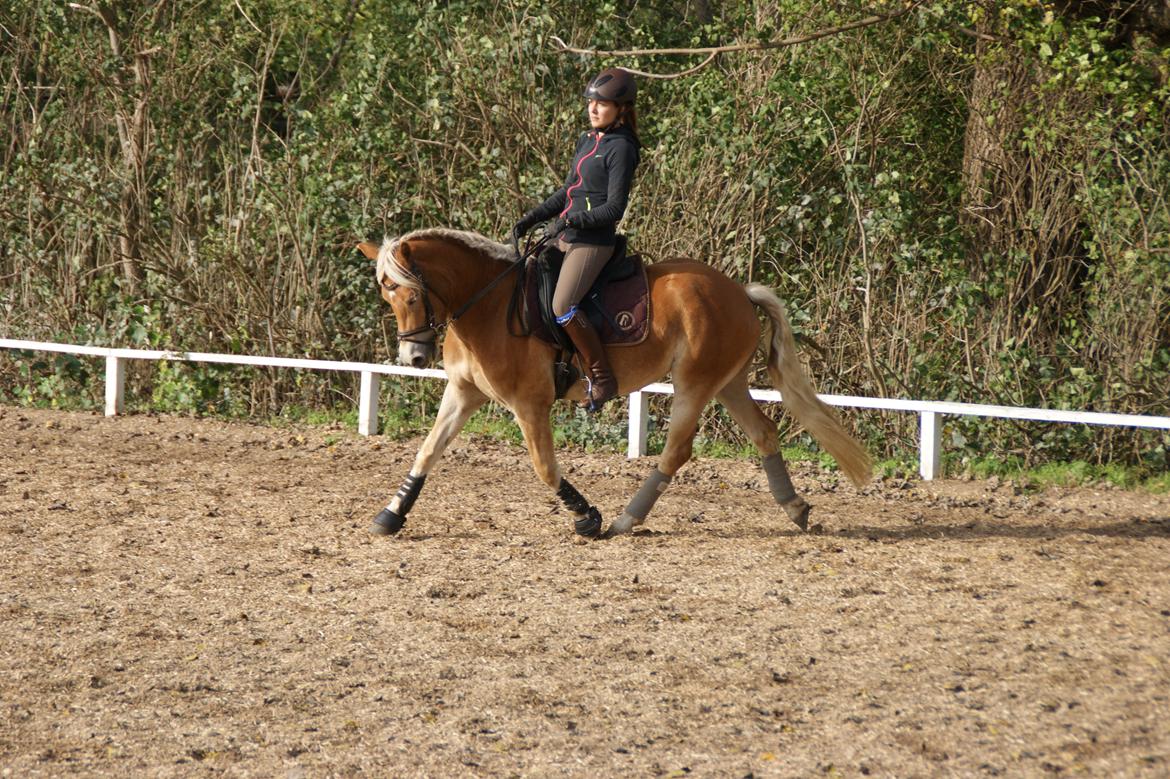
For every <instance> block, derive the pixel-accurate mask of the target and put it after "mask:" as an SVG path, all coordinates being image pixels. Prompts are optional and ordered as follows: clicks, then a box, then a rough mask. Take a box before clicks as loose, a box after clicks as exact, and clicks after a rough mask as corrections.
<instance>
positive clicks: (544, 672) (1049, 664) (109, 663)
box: [0, 407, 1170, 778]
mask: <svg viewBox="0 0 1170 779" xmlns="http://www.w3.org/2000/svg"><path fill="white" fill-rule="evenodd" d="M417 445H418V442H417V441H412V442H404V443H394V442H388V441H380V440H378V439H376V438H374V439H363V438H360V437H359V436H357V435H356V434H355V433H353V432H351V431H348V430H344V429H323V428H311V429H310V428H305V429H300V428H298V429H274V428H265V427H259V426H251V425H245V424H237V423H225V422H219V421H209V420H192V419H185V418H174V417H155V416H131V417H121V418H114V419H105V418H103V417H100V416H96V415H88V414H75V413H63V412H50V411H30V410H25V409H16V408H3V407H0V561H2V562H3V565H2V567H0V774H2V775H3V776H13V777H30V776H62V775H86V776H122V777H125V776H145V775H150V776H192V775H195V776H199V775H227V776H265V777H268V776H279V777H290V778H292V777H318V776H355V775H373V776H434V777H446V776H493V777H495V776H501V777H506V776H675V777H679V776H684V775H690V776H704V777H706V776H717V777H723V776H728V777H744V776H748V775H752V776H756V777H772V776H801V777H806V776H816V775H828V776H898V777H910V776H975V775H993V776H994V775H1006V776H1042V775H1045V774H1053V775H1055V774H1066V775H1068V774H1076V773H1082V774H1087V775H1093V776H1104V775H1127V776H1165V775H1167V774H1168V773H1170V725H1168V724H1167V723H1168V722H1170V660H1168V657H1170V576H1168V571H1167V569H1168V566H1167V561H1168V560H1170V498H1167V497H1158V496H1149V495H1140V494H1135V493H1127V492H1122V491H1117V490H1060V491H1046V492H1040V493H1035V494H1016V493H1019V492H1020V490H1019V489H1018V488H1015V487H1013V485H1011V484H1003V485H997V484H994V483H991V484H989V483H986V482H958V481H950V482H947V481H943V482H937V483H930V484H927V483H921V482H917V481H904V480H897V479H895V480H886V481H884V482H880V483H875V484H874V485H873V486H872V487H870V488H867V489H866V490H864V491H862V492H861V493H859V492H857V491H856V490H854V489H852V488H851V487H848V486H845V485H843V484H842V485H841V486H838V480H837V478H836V477H835V476H834V475H833V474H831V473H822V472H819V471H817V470H814V469H812V468H798V469H796V471H795V473H794V480H795V481H796V483H797V486H798V488H799V489H801V491H802V492H803V493H804V494H805V495H806V497H807V498H808V499H809V500H810V502H812V503H813V504H814V506H815V508H814V513H813V522H814V523H818V524H819V525H820V527H819V528H816V529H817V530H818V531H819V532H815V533H803V534H802V533H800V532H798V531H797V530H796V528H795V526H793V525H791V524H790V523H788V521H787V520H785V519H783V518H782V517H781V515H780V512H778V511H777V510H776V508H775V507H774V506H773V505H772V503H771V498H770V497H769V495H768V494H767V491H766V489H764V487H763V485H764V479H763V474H762V472H761V471H760V470H759V468H758V467H757V466H755V465H754V464H753V463H750V462H728V461H717V460H701V461H697V462H694V463H691V464H690V465H689V466H688V467H687V468H686V469H685V470H684V471H683V472H682V473H681V474H680V475H679V477H678V478H677V479H676V481H675V483H674V484H673V485H672V487H671V489H670V491H669V492H667V493H666V495H665V496H664V497H663V498H662V500H661V501H660V502H659V504H658V506H657V507H656V509H655V512H654V513H653V514H652V515H651V517H650V521H649V524H648V526H647V529H646V530H643V531H641V532H638V533H636V534H634V535H632V536H626V537H622V538H618V539H615V540H610V541H589V542H586V541H581V540H578V539H576V538H575V537H574V536H573V535H572V530H571V521H570V518H569V517H568V515H567V514H566V513H565V512H564V511H563V510H561V509H559V508H558V507H557V503H556V500H555V497H554V496H553V495H552V493H551V491H549V490H548V489H546V488H545V487H544V486H543V485H542V484H540V483H539V482H538V481H537V479H536V477H535V475H533V473H532V471H531V468H530V467H529V465H528V460H527V456H526V454H525V453H524V452H523V451H522V450H519V449H516V448H513V447H509V446H506V445H503V444H499V443H495V442H488V441H483V440H476V439H473V440H466V439H459V440H458V441H457V442H456V444H455V446H454V448H453V451H451V452H450V453H449V454H448V456H447V457H446V458H445V460H444V462H443V464H442V465H441V466H440V468H439V470H438V471H437V472H436V473H435V474H434V475H433V476H432V477H431V478H430V479H429V480H428V482H427V484H426V486H425V488H424V489H423V492H422V496H421V497H420V499H419V502H418V504H417V505H416V507H415V510H414V512H413V513H412V514H411V516H410V520H409V522H408V524H407V526H406V528H405V529H404V530H403V532H402V533H401V535H400V536H398V537H395V538H384V537H373V536H371V535H369V534H368V533H367V527H368V525H369V521H370V519H371V518H372V516H373V515H374V514H375V513H376V512H377V511H378V509H379V508H380V507H381V506H383V505H384V504H385V503H386V501H387V500H388V499H389V498H390V497H391V495H392V494H393V493H394V491H395V490H396V489H397V488H398V485H399V483H400V481H401V480H402V478H403V476H404V475H405V474H406V472H407V470H408V468H409V464H410V462H411V460H412V459H413V456H414V451H415V449H416V447H417ZM562 464H563V465H564V466H565V470H566V472H567V474H568V475H569V476H570V478H571V479H572V480H573V482H574V483H575V484H576V485H577V486H578V487H579V488H580V489H581V491H582V492H583V493H584V494H585V495H586V497H588V498H590V499H591V500H593V501H594V502H596V503H597V504H598V506H599V507H600V508H601V509H602V511H603V512H604V513H605V515H606V517H607V520H608V519H612V518H614V517H615V516H616V515H617V514H618V513H619V512H620V510H621V508H622V507H623V506H624V505H625V502H626V501H627V499H628V498H629V496H630V495H631V494H632V492H633V491H634V490H635V489H636V488H637V486H638V484H639V483H640V482H641V480H642V478H643V477H644V475H645V474H646V473H647V472H648V470H649V468H651V467H652V461H648V460H647V461H635V462H629V461H627V460H626V459H625V458H623V457H622V456H620V455H591V454H585V453H581V452H568V453H565V454H564V455H563V456H562Z"/></svg>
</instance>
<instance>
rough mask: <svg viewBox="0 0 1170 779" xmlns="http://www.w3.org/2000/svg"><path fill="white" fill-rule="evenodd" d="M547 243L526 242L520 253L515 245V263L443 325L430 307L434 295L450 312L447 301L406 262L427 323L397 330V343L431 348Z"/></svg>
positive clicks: (384, 286)
mask: <svg viewBox="0 0 1170 779" xmlns="http://www.w3.org/2000/svg"><path fill="white" fill-rule="evenodd" d="M547 242H548V237H547V236H546V237H542V238H540V239H539V240H537V241H535V242H533V241H529V242H528V244H526V245H525V247H524V251H523V252H521V251H520V246H519V242H518V241H516V242H514V243H513V245H512V247H513V249H514V250H515V252H516V259H515V260H513V261H512V264H511V265H509V266H508V267H507V269H506V270H504V272H503V273H501V274H499V275H498V276H496V277H495V278H494V279H492V280H491V281H490V282H488V284H487V286H485V287H484V288H483V289H481V290H480V291H479V292H476V293H475V294H474V295H472V296H471V299H470V300H468V301H467V302H466V303H464V304H463V305H462V306H460V307H459V309H458V310H457V311H455V312H454V313H452V314H451V315H450V316H448V317H447V318H446V319H445V320H443V321H442V322H439V321H437V320H436V318H435V307H434V306H433V305H431V295H432V294H434V295H435V297H437V298H439V302H440V303H442V304H443V308H445V309H447V311H450V310H451V307H450V306H449V305H447V301H445V300H443V298H441V297H439V294H438V293H437V292H432V290H431V289H430V288H429V287H428V286H427V280H426V277H425V276H423V272H422V269H421V268H419V267H418V266H417V265H415V263H414V260H413V259H411V260H409V263H410V267H409V268H407V270H408V271H409V272H410V275H411V276H413V277H414V278H415V279H417V280H418V287H419V288H418V292H419V294H420V295H422V299H423V312H424V313H425V314H426V315H427V322H426V324H425V325H421V326H419V327H416V328H414V329H413V330H399V331H398V340H399V341H406V342H408V343H418V344H434V343H435V342H436V341H438V340H439V336H441V335H442V333H443V331H444V330H446V329H447V327H448V326H449V325H452V324H454V323H455V322H456V320H458V319H459V317H461V316H463V315H464V314H466V313H467V310H468V309H469V308H471V307H472V306H473V305H475V304H476V303H478V302H479V301H480V300H482V299H483V298H484V296H485V295H487V293H488V292H491V290H492V289H493V288H495V286H496V285H497V284H499V283H500V282H501V281H503V280H504V279H505V278H506V277H507V276H508V275H509V274H511V273H514V272H515V271H517V270H519V269H521V268H523V267H524V264H525V263H526V262H527V261H528V258H529V257H532V256H533V255H535V254H536V253H537V252H538V251H540V249H541V248H542V247H543V246H544V245H545V243H547ZM381 285H382V289H384V290H386V291H387V292H394V291H395V290H397V289H399V288H400V287H401V286H402V285H401V284H398V283H397V282H390V283H386V282H385V281H383V282H381ZM427 332H430V333H431V337H430V338H420V337H419V336H421V335H423V334H424V333H427Z"/></svg>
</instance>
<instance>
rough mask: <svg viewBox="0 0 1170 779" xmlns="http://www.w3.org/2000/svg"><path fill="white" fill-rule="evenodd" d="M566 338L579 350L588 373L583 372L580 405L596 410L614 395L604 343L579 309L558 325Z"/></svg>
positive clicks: (613, 383) (613, 382) (613, 380)
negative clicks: (582, 394) (583, 391)
mask: <svg viewBox="0 0 1170 779" xmlns="http://www.w3.org/2000/svg"><path fill="white" fill-rule="evenodd" d="M562 327H563V328H564V330H565V333H566V334H567V335H568V336H569V340H571V341H572V342H573V346H575V347H576V348H577V351H578V352H580V354H581V362H582V364H583V365H584V367H585V371H586V373H587V374H588V375H587V376H586V379H585V380H586V382H587V384H586V386H585V395H586V399H585V402H584V403H582V404H581V407H582V408H585V409H588V410H589V411H597V410H599V409H600V408H601V406H602V405H603V404H604V403H605V402H606V401H607V400H610V399H612V398H613V397H614V396H615V395H617V389H618V384H617V379H616V378H615V377H614V375H613V370H612V369H611V368H610V367H609V358H608V357H606V356H605V347H603V346H602V345H601V339H600V338H598V336H597V331H596V330H594V329H593V325H592V324H591V323H590V322H589V318H588V317H587V316H585V314H583V313H581V312H580V311H576V312H574V313H573V318H572V319H570V320H569V321H568V322H565V324H563V325H562Z"/></svg>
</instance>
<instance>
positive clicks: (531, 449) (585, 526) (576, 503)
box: [516, 404, 601, 538]
mask: <svg viewBox="0 0 1170 779" xmlns="http://www.w3.org/2000/svg"><path fill="white" fill-rule="evenodd" d="M549 411H550V406H544V405H541V404H536V405H534V406H533V407H525V408H518V409H516V421H517V423H519V425H520V430H521V432H523V433H524V442H525V443H526V444H527V445H528V455H529V456H530V457H531V458H532V468H533V470H535V471H536V475H537V476H539V477H540V480H541V481H543V482H544V483H545V484H547V485H548V486H549V487H552V488H553V489H554V490H556V492H557V497H558V498H560V499H561V502H562V503H564V504H565V508H567V509H569V511H571V512H573V514H574V515H575V519H574V520H573V530H574V531H576V533H577V535H579V536H585V537H587V538H593V537H595V536H597V534H599V533H600V532H601V512H600V511H598V510H597V507H596V506H592V505H590V503H589V501H587V500H585V498H584V497H582V496H581V493H579V492H577V488H576V487H574V486H573V485H572V484H570V483H569V480H568V479H566V478H565V477H564V476H562V475H561V467H560V466H559V465H557V458H556V453H555V452H554V451H553V436H552V426H551V425H550V424H549V421H548V415H549Z"/></svg>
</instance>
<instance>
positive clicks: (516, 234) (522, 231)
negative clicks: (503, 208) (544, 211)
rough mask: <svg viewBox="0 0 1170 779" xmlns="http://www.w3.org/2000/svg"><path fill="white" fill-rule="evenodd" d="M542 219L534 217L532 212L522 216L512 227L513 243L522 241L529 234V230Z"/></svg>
mask: <svg viewBox="0 0 1170 779" xmlns="http://www.w3.org/2000/svg"><path fill="white" fill-rule="evenodd" d="M539 221H540V219H538V218H537V217H534V216H533V215H532V213H531V212H529V213H527V214H525V215H524V216H522V217H520V221H519V222H517V223H516V224H515V225H514V226H513V227H512V243H514V244H516V243H520V239H521V238H523V237H524V236H525V235H527V234H528V231H529V230H531V229H532V228H533V226H535V225H536V223H537V222H539Z"/></svg>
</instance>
